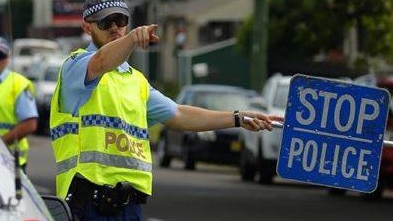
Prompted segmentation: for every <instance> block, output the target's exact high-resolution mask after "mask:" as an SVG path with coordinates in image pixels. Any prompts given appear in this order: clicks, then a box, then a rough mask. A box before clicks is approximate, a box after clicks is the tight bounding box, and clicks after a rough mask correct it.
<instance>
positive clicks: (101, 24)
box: [95, 14, 128, 30]
mask: <svg viewBox="0 0 393 221" xmlns="http://www.w3.org/2000/svg"><path fill="white" fill-rule="evenodd" d="M95 22H96V23H97V26H98V28H99V29H100V30H108V29H109V28H111V27H112V24H113V22H114V23H115V24H116V26H117V27H119V28H122V27H124V26H126V25H128V17H127V16H125V15H122V14H114V15H110V16H107V17H105V18H104V19H102V20H99V21H95Z"/></svg>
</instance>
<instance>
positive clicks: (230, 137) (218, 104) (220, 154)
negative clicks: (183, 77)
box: [157, 84, 250, 170]
mask: <svg viewBox="0 0 393 221" xmlns="http://www.w3.org/2000/svg"><path fill="white" fill-rule="evenodd" d="M249 96H250V91H249V90H245V89H242V88H240V87H235V86H226V85H214V84H210V85H207V84H199V85H191V86H186V87H184V88H183V89H182V90H181V91H180V93H179V95H178V97H177V99H176V101H177V103H179V104H186V105H193V106H198V107H203V108H208V109H211V110H229V111H233V110H244V109H246V108H247V105H248V100H249ZM239 132H240V128H228V129H221V130H215V131H205V132H191V131H178V130H172V129H169V128H166V127H163V129H162V130H161V133H160V136H159V140H158V144H157V156H158V161H159V165H160V166H161V167H169V166H170V163H171V160H172V159H173V158H180V159H182V160H183V161H184V168H185V169H190V170H193V169H195V165H196V163H197V162H198V161H204V162H210V163H216V164H228V165H237V164H238V161H239V155H240V143H239V141H238V137H239Z"/></svg>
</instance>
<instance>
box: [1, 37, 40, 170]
mask: <svg viewBox="0 0 393 221" xmlns="http://www.w3.org/2000/svg"><path fill="white" fill-rule="evenodd" d="M10 54H11V52H10V46H9V44H8V42H7V41H6V40H5V39H4V38H2V37H0V135H1V138H2V139H3V141H4V143H5V144H6V145H7V146H8V147H9V148H10V149H11V150H14V149H15V146H16V145H17V146H18V148H19V156H20V157H19V162H20V165H21V166H22V169H23V170H24V172H26V164H27V155H28V150H29V144H28V141H27V138H26V136H27V135H29V134H31V133H33V132H34V131H35V130H36V129H37V118H38V112H37V107H36V103H35V99H34V96H33V91H34V88H33V84H32V82H30V81H29V80H28V79H27V78H25V77H24V76H22V75H21V74H19V73H16V72H14V71H12V70H10V68H9V64H10V60H11V58H10V57H11V56H10Z"/></svg>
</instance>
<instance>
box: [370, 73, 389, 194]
mask: <svg viewBox="0 0 393 221" xmlns="http://www.w3.org/2000/svg"><path fill="white" fill-rule="evenodd" d="M377 86H378V87H381V88H385V89H387V90H388V91H389V92H390V95H391V96H393V77H381V78H379V79H378V80H377ZM384 140H389V141H393V101H391V102H390V105H389V116H388V122H387V124H386V131H385V137H384ZM378 184H379V185H378V188H377V190H376V191H375V192H374V193H373V194H374V195H375V196H377V197H381V195H382V192H383V190H384V188H390V189H393V147H390V146H384V148H383V150H382V159H381V167H380V171H379V183H378Z"/></svg>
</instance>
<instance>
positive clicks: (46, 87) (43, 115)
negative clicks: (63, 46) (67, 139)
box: [25, 54, 67, 135]
mask: <svg viewBox="0 0 393 221" xmlns="http://www.w3.org/2000/svg"><path fill="white" fill-rule="evenodd" d="M66 58H67V55H64V54H51V55H35V56H34V58H33V59H32V63H31V65H30V67H29V69H28V70H27V72H26V74H25V76H26V77H27V78H29V79H30V80H31V81H32V82H33V83H34V87H35V92H36V102H37V109H38V113H39V116H40V117H39V126H38V131H37V132H38V133H39V134H46V135H47V134H49V112H50V102H51V99H52V95H53V92H54V91H55V87H56V82H57V78H58V75H59V70H60V68H61V66H62V64H63V62H64V60H65V59H66Z"/></svg>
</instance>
